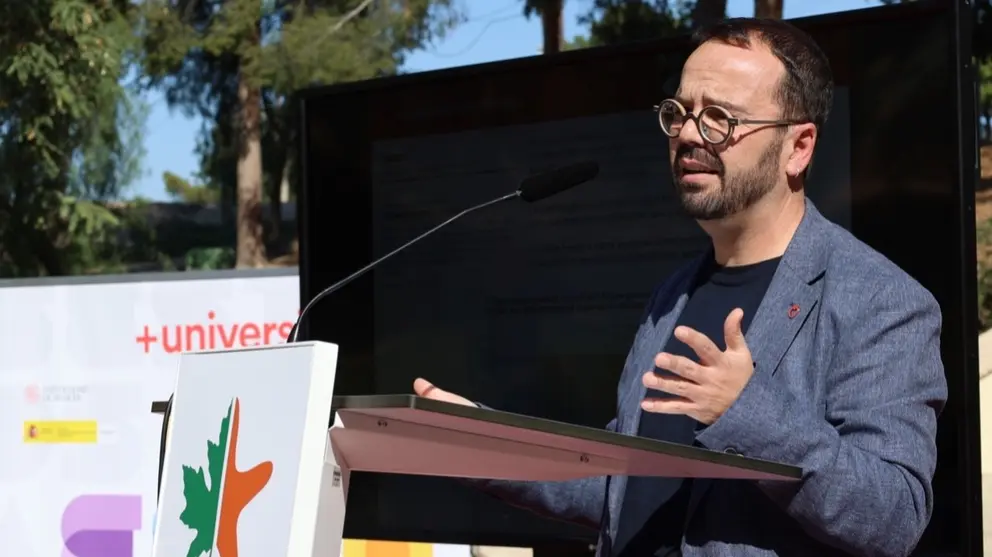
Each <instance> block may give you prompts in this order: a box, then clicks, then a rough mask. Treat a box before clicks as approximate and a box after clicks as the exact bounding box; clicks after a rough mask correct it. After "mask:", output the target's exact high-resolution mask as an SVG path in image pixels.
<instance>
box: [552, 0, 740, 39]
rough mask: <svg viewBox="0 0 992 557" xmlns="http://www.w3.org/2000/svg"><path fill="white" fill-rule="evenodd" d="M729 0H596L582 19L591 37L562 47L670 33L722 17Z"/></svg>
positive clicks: (656, 37) (685, 30) (663, 35)
mask: <svg viewBox="0 0 992 557" xmlns="http://www.w3.org/2000/svg"><path fill="white" fill-rule="evenodd" d="M726 11H727V1H726V0H593V2H592V4H591V6H590V7H589V10H588V11H587V12H586V13H584V14H582V15H581V16H579V23H580V24H581V25H584V26H587V27H588V29H589V36H588V37H574V38H573V39H572V40H571V41H568V42H567V43H566V44H565V45H564V47H563V50H572V49H576V48H585V47H589V46H602V45H614V44H621V43H627V42H634V41H645V40H653V39H658V38H664V37H671V36H674V35H679V34H681V33H685V32H687V31H690V30H691V29H693V28H695V27H698V26H699V25H703V24H706V23H710V22H713V21H716V20H719V19H722V18H723V17H724V16H725V14H726Z"/></svg>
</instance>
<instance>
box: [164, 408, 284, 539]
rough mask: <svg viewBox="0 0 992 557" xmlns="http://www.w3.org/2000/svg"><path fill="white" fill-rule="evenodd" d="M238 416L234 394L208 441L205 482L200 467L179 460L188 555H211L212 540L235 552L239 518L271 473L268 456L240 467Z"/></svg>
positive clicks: (239, 410)
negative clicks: (188, 532) (215, 434)
mask: <svg viewBox="0 0 992 557" xmlns="http://www.w3.org/2000/svg"><path fill="white" fill-rule="evenodd" d="M240 422H241V401H240V400H239V399H238V398H234V399H233V400H232V401H231V405H230V406H228V408H227V416H226V417H225V418H224V419H223V420H221V423H220V432H219V433H218V439H217V443H214V442H213V441H209V440H208V441H207V475H209V479H210V481H209V487H208V485H207V475H205V474H204V470H203V468H202V467H201V468H196V469H194V468H193V467H192V466H185V465H184V466H183V497H184V498H185V499H186V508H184V509H183V512H182V513H180V515H179V520H180V521H181V522H182V523H183V524H185V525H186V526H188V527H189V528H190V529H192V530H195V531H196V536H195V537H194V538H193V541H192V542H191V543H190V547H189V551H188V552H187V554H186V555H187V557H198V556H200V555H203V554H207V555H210V554H212V553H213V548H214V547H215V546H216V548H217V553H218V555H219V556H220V557H238V518H239V517H240V516H241V511H243V510H244V508H245V507H246V506H247V505H248V503H250V502H251V500H252V499H254V498H255V496H256V495H258V494H259V492H261V491H262V489H263V488H264V487H265V486H266V484H268V483H269V478H271V477H272V462H271V461H265V462H262V463H260V464H258V465H256V466H254V467H252V468H251V469H249V470H247V471H245V472H242V471H240V470H238V467H237V456H238V432H239V429H240V428H239V426H240Z"/></svg>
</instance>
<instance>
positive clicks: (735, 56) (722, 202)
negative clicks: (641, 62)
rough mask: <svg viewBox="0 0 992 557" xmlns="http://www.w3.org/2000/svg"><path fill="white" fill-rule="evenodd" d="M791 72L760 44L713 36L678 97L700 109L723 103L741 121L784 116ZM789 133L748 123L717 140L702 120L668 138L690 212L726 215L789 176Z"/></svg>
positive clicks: (689, 108) (685, 75) (704, 216)
mask: <svg viewBox="0 0 992 557" xmlns="http://www.w3.org/2000/svg"><path fill="white" fill-rule="evenodd" d="M784 72H785V69H784V67H783V66H782V64H781V62H779V61H778V59H777V58H775V56H774V55H773V54H772V53H771V51H770V50H768V49H767V48H765V47H764V46H763V45H761V44H760V43H758V42H756V41H752V47H751V48H740V47H735V46H730V45H727V44H723V43H720V42H715V41H710V42H706V43H703V44H702V45H700V46H699V48H697V49H696V50H695V51H694V52H693V53H692V55H691V56H690V57H689V59H688V60H687V61H686V63H685V66H684V67H683V69H682V81H681V84H680V86H679V91H678V93H677V94H676V97H675V98H676V100H678V101H679V103H681V104H682V105H683V106H684V107H685V110H686V112H689V113H693V114H699V111H700V110H702V109H703V108H705V107H706V106H710V105H717V106H720V107H722V108H725V109H726V110H727V111H728V112H729V113H730V114H731V115H732V116H733V117H734V118H741V119H755V120H775V119H780V118H781V117H782V109H781V107H780V106H779V104H778V101H777V100H776V98H775V93H776V90H777V88H778V85H779V80H780V79H781V78H782V77H783V74H784ZM783 131H784V128H780V127H779V128H776V127H772V126H749V125H746V124H742V125H740V126H737V127H736V129H734V130H733V132H732V134H731V136H730V138H729V139H728V140H727V141H726V142H724V143H722V144H720V145H713V144H710V143H708V142H706V141H704V140H703V138H702V137H701V136H700V133H699V128H698V127H697V123H696V122H694V121H692V120H689V119H686V121H685V123H684V124H683V125H682V129H681V131H680V133H679V135H678V137H674V138H671V139H670V141H669V159H670V162H671V163H672V174H673V178H674V182H675V188H676V191H677V192H678V194H679V198H680V200H681V202H682V207H683V208H684V209H685V211H686V212H687V213H688V214H689V216H691V217H692V218H694V219H697V220H715V219H722V218H726V217H728V216H731V215H734V214H736V213H739V212H741V211H743V210H745V209H747V208H749V207H751V206H752V205H754V204H755V203H756V202H757V201H759V200H760V199H761V198H762V197H764V196H765V195H766V194H767V193H768V192H769V191H771V190H772V189H773V188H774V187H775V186H776V184H778V182H780V181H784V168H783V164H784V163H783V157H782V151H783V149H782V147H783V142H784V134H783Z"/></svg>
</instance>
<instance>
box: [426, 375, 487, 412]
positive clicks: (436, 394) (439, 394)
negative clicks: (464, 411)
mask: <svg viewBox="0 0 992 557" xmlns="http://www.w3.org/2000/svg"><path fill="white" fill-rule="evenodd" d="M413 392H415V393H417V396H420V397H423V398H429V399H431V400H440V401H441V402H450V403H452V404H461V405H462V406H477V405H476V404H475V403H474V402H472V401H471V400H469V399H467V398H465V397H463V396H459V395H456V394H455V393H449V392H448V391H442V390H441V389H439V388H437V387H435V386H434V385H433V384H432V383H431V382H430V381H428V380H426V379H421V378H419V377H418V378H417V379H415V380H414V381H413Z"/></svg>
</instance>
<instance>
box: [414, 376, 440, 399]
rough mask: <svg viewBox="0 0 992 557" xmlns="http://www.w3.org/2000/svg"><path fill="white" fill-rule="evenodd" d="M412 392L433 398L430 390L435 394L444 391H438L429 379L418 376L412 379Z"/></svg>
mask: <svg viewBox="0 0 992 557" xmlns="http://www.w3.org/2000/svg"><path fill="white" fill-rule="evenodd" d="M413 392H415V393H417V396H422V397H424V398H433V397H432V396H431V393H432V392H433V393H435V394H436V393H438V392H442V393H443V392H444V391H440V390H439V389H438V388H437V387H435V386H434V384H433V383H431V382H430V381H428V380H426V379H423V378H421V377H418V378H416V379H414V380H413Z"/></svg>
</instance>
